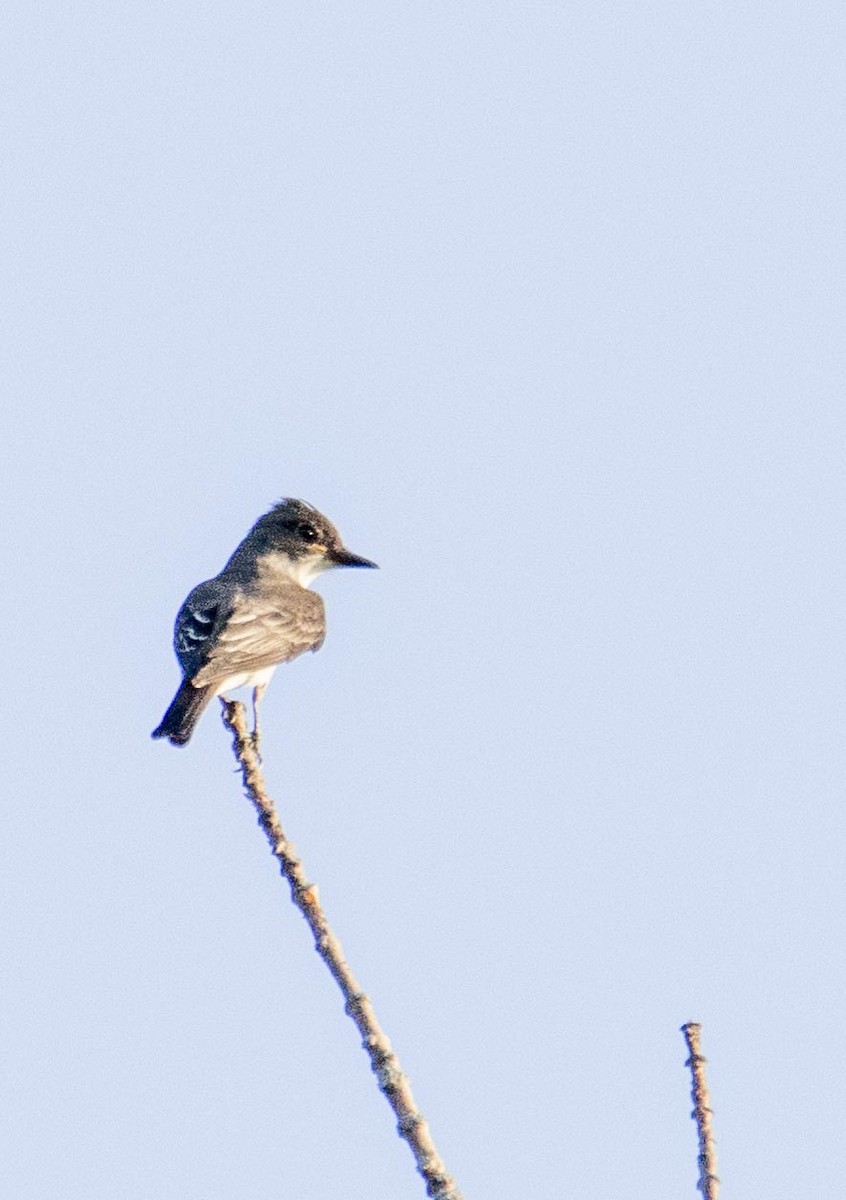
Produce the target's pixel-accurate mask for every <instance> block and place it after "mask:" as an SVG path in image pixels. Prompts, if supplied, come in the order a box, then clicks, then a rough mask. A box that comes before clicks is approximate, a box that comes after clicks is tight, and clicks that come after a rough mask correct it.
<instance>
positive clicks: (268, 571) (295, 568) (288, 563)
mask: <svg viewBox="0 0 846 1200" xmlns="http://www.w3.org/2000/svg"><path fill="white" fill-rule="evenodd" d="M331 565H332V564H331V563H328V562H327V561H326V559H325V558H324V557H323V556H322V555H321V554H310V555H308V557H307V558H292V557H291V556H290V555H289V554H281V553H279V552H278V551H277V552H274V553H272V554H265V555H263V556H262V557H261V558H260V559H259V562H258V568H259V574H260V575H264V576H266V577H271V578H273V577H275V578H276V579H279V578H282V579H293V581H294V583H298V584H299V585H300V587H304V588H307V587H308V585H309V584H310V583H311V582H312V580H314V579H316V578H317V576H318V575H322V574H323V572H324V571H328V569H329V567H330V566H331Z"/></svg>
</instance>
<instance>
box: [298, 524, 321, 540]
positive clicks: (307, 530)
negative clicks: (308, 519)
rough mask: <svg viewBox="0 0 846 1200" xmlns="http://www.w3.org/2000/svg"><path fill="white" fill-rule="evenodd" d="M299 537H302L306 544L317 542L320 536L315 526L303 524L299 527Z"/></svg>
mask: <svg viewBox="0 0 846 1200" xmlns="http://www.w3.org/2000/svg"><path fill="white" fill-rule="evenodd" d="M297 536H298V537H301V538H302V539H303V541H304V542H316V541H317V536H318V535H317V530H316V529H315V528H314V526H313V525H308V524H303V525H298V526H297Z"/></svg>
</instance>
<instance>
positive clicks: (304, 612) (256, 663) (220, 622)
mask: <svg viewBox="0 0 846 1200" xmlns="http://www.w3.org/2000/svg"><path fill="white" fill-rule="evenodd" d="M189 599H190V597H189ZM203 615H204V617H205V619H206V621H209V620H211V625H210V629H211V641H212V645H211V646H210V648H209V651H208V653H207V654H206V655H205V657H204V659H203V662H202V666H201V667H200V669H199V670H198V671H197V673H196V674H195V675H194V676H193V677H192V682H193V683H194V684H196V686H197V687H205V685H206V684H209V683H220V682H221V681H222V680H224V679H226V678H227V677H228V676H230V675H235V674H240V672H242V671H256V670H261V669H263V668H264V667H270V666H274V665H276V664H277V663H283V662H290V660H291V659H292V658H296V657H297V656H298V655H300V654H302V653H303V652H304V651H306V650H319V649H320V647H321V646H322V645H323V639H324V637H325V635H326V617H325V613H324V608H323V601H322V600H321V598H320V596H318V595H317V593H316V592H309V591H306V589H305V588H302V587H300V586H299V584H297V583H293V582H292V583H285V584H282V585H277V586H276V587H275V588H274V589H273V592H272V594H269V595H267V596H262V595H260V594H256V592H255V591H238V592H236V593H235V595H234V597H233V601H232V606H231V608H230V610H229V612H228V613H227V615H226V617H225V618H224V619H221V617H220V611H219V610H218V612H217V614H216V616H215V617H211V614H210V613H209V612H208V611H205V612H204V613H203ZM196 632H198V633H199V632H201V630H200V629H198V630H197V631H196Z"/></svg>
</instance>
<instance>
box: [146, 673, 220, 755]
mask: <svg viewBox="0 0 846 1200" xmlns="http://www.w3.org/2000/svg"><path fill="white" fill-rule="evenodd" d="M213 695H214V688H213V687H212V686H211V684H207V685H206V687H194V685H193V683H191V681H190V679H185V680H183V682H182V685H181V687H180V688H179V691H178V692H177V693H176V695H175V696H174V697H173V700H172V701H171V705H170V708H169V709H168V710H167V712H166V713H165V715H164V716H163V717H162V719H161V723H160V724H159V727H158V729H154V730H153V732H152V734H151V737H154V738H167V740H168V741H169V742H170V743H171V745H172V746H184V745H185V743H186V742H187V741H188V739H189V738H190V736H191V734H192V733H193V732H194V726H195V725H196V724H197V722H198V721H199V719H200V715H201V714H202V711H203V709H204V708H205V707H206V705H207V704H208V702H209V700H211V698H212V696H213Z"/></svg>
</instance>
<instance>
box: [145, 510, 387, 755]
mask: <svg viewBox="0 0 846 1200" xmlns="http://www.w3.org/2000/svg"><path fill="white" fill-rule="evenodd" d="M375 566H376V563H372V562H370V561H369V559H366V558H359V556H358V555H357V554H351V553H350V551H349V550H347V549H346V548H345V546H344V544H343V542H342V541H341V537H340V534H339V533H338V531H337V529H336V528H335V526H334V525H333V524H332V523H331V522H330V521H327V519H326V517H324V516H323V515H322V513H319V512H318V511H317V509H316V508H312V506H311V505H310V504H306V502H305V501H304V500H280V501H279V503H278V504H275V505H274V506H273V508H271V510H270V512H267V513H265V514H264V516H263V517H259V519H258V520H257V521H256V523H255V525H254V526H253V527H252V529H251V530H250V532H249V533H248V534H247V536H246V537H245V538H244V540H243V542H241V544H240V546H238V548H237V550H236V551H235V553H234V554H233V555H232V557H231V558H230V559H229V562H228V563H227V564H226V566H225V567H224V568H223V570H222V571H221V572H220V574H219V575H215V577H214V579H208V580H206V582H205V583H200V584H198V585H197V587H195V588H194V590H193V591H192V592H191V593H190V595H189V596H188V598H187V600H186V601H185V603H184V604H183V605H182V607H181V608H180V610H179V613H178V614H177V617H176V625H175V627H174V631H173V648H174V650H175V651H176V657H177V658H178V659H179V665H180V666H181V667H182V674H183V679H182V683H181V685H180V687H179V691H178V692H177V693H176V695H175V696H174V698H173V702H172V703H171V706H170V708H169V709H168V710H167V712H166V713H165V715H164V716H163V717H162V720H161V724H160V725H159V727H158V728H157V729H154V730H153V737H154V738H167V739H168V740H169V741H170V742H171V743H172V744H173V745H174V746H184V745H185V743H186V742H187V741H188V739H189V738H190V736H191V734H192V733H193V730H194V726H195V725H196V723H197V721H198V720H199V718H200V715H201V714H202V712H203V709H204V708H205V707H206V705H207V704H208V703H209V701H210V700H211V699H212V697H213V696H220V695H222V694H223V693H224V692H227V691H229V690H230V688H237V687H243V686H244V685H249V686H251V687H252V689H253V717H254V727H253V743H254V745H255V746H256V748H258V737H259V729H258V705H259V701H260V700H261V697H262V695H263V694H264V690H265V688H266V687H267V685H268V682H269V681H270V677H271V675H272V674H273V672H274V671H275V670H276V668H277V666H278V665H279V663H284V662H290V661H291V659H292V658H296V657H297V656H298V655H300V654H303V653H304V652H305V651H306V650H319V649H320V647H321V646H322V645H323V638H324V636H325V634H326V617H325V615H324V609H323V601H322V599H321V598H320V596H318V595H317V594H316V593H315V592H310V591H308V590H307V589H308V585H309V584H310V583H311V581H312V580H313V579H314V578H315V576H316V575H319V574H320V573H321V571H326V570H328V569H329V568H330V567H375Z"/></svg>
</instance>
